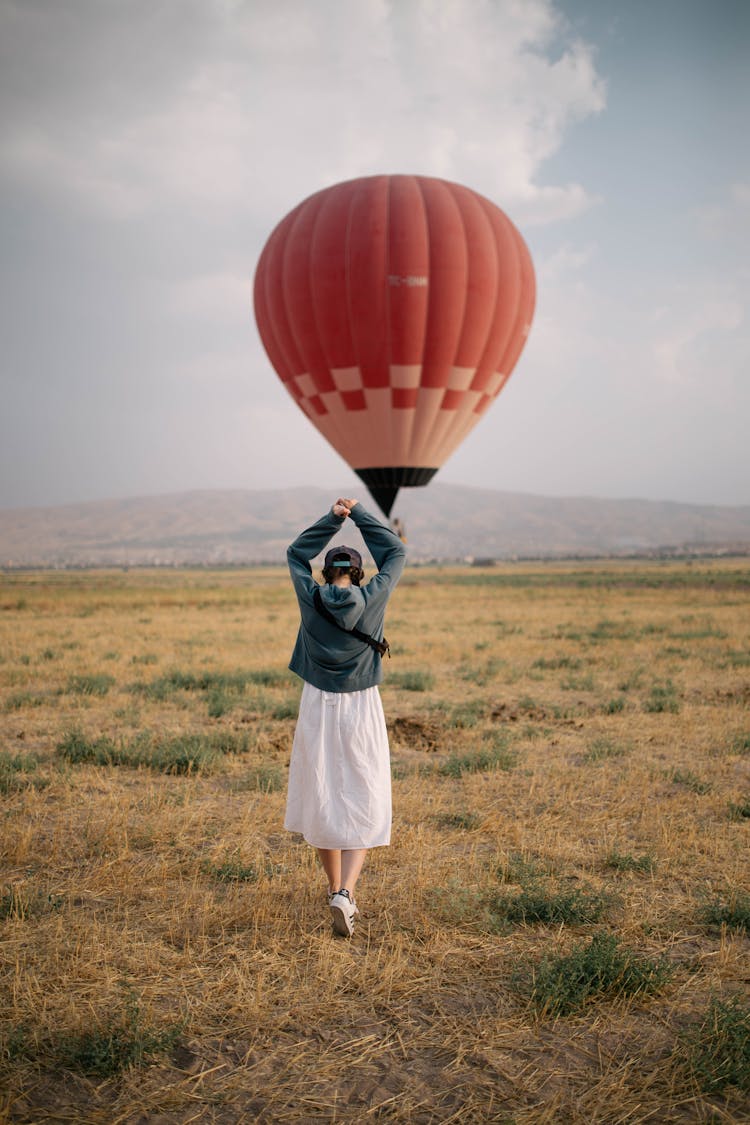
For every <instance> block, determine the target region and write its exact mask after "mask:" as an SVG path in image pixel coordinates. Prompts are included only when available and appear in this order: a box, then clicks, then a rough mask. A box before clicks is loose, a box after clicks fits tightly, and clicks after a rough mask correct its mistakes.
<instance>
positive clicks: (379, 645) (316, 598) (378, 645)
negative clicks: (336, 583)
mask: <svg viewBox="0 0 750 1125" xmlns="http://www.w3.org/2000/svg"><path fill="white" fill-rule="evenodd" d="M313 605H314V606H315V608H316V609H317V611H318V613H319V614H320V616H321V617H324V618H325V620H326V621H328V622H330V624H331V625H335V626H336V628H337V629H340V630H341V632H342V633H348V634H349V636H351V637H356V638H357V640H358V641H364V642H365V644H368V645H369V646H370V648H374V649H375V651H376V652H379V653H380V655H381V656H385V654H386V653H388V657H389V658H390V655H391V646H390V645H389V644H388V641H387V640H386V639H385V637H383V639H382V641H376V640H375V638H374V637H371V636H370V635H369V633H363V632H362V631H361V630H360V629H345V628H344V626H343V625H339V623H338V621H337V620H336V618H335V617H334V616H333V614H332V613H331V612H330V611H329V610H327V609H326V607H325V606H324V605H323V599H322V598H321V596H320V587H319V586H316V587H315V590H314V592H313Z"/></svg>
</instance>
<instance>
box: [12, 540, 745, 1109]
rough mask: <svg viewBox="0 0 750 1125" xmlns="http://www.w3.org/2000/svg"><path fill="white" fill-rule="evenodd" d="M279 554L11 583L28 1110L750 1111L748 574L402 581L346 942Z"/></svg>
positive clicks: (629, 568) (19, 982)
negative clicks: (313, 787) (294, 751)
mask: <svg viewBox="0 0 750 1125" xmlns="http://www.w3.org/2000/svg"><path fill="white" fill-rule="evenodd" d="M296 624H297V609H296V604H295V601H294V598H293V595H292V592H291V587H290V584H289V581H288V578H287V576H286V574H285V573H284V572H282V571H281V570H280V569H271V568H268V569H258V570H248V571H240V570H238V571H225V572H218V571H217V572H209V571H189V570H186V571H179V570H177V571H167V570H152V571H148V570H143V571H130V572H118V571H108V572H103V571H102V572H56V573H28V574H25V573H17V574H6V575H4V576H3V577H2V578H0V684H1V685H2V694H1V695H0V723H1V724H2V732H3V734H2V741H1V743H0V800H1V801H2V810H3V815H2V838H1V840H0V854H1V856H2V872H3V874H2V877H1V878H0V941H1V942H2V951H3V956H2V970H1V971H2V996H1V997H0V1005H1V1008H0V1090H2V1093H1V1094H0V1099H1V1100H0V1115H2V1119H3V1120H8V1121H14V1122H16V1121H17V1122H45V1121H86V1122H101V1123H103V1125H105V1123H106V1125H110V1123H114V1122H144V1123H145V1122H149V1123H151V1122H156V1123H162V1122H164V1123H166V1122H170V1123H171V1122H175V1123H176V1122H180V1123H182V1122H251V1121H256V1120H258V1121H261V1122H268V1123H272V1122H274V1123H275V1122H307V1121H331V1122H332V1121H337V1122H344V1121H351V1122H367V1121H370V1120H372V1121H379V1120H383V1121H394V1122H416V1123H429V1122H451V1121H455V1122H461V1123H464V1122H485V1121H492V1122H505V1123H511V1122H514V1123H518V1125H521V1123H526V1122H550V1123H551V1122H565V1123H568V1122H569V1123H581V1125H583V1123H586V1125H589V1123H592V1122H611V1123H614V1122H623V1123H625V1122H628V1123H630V1122H646V1121H650V1122H659V1123H662V1122H683V1121H686V1122H739V1121H748V1120H750V1002H749V999H748V991H749V990H748V985H749V984H750V957H748V953H750V939H749V938H748V924H749V922H750V861H749V857H750V848H749V847H748V832H749V831H750V829H749V827H748V826H749V823H750V710H749V708H748V703H749V702H750V569H749V568H748V564H747V561H745V562H733V561H731V560H722V561H716V562H711V563H697V562H696V563H692V564H691V563H687V562H685V563H669V564H668V563H664V564H660V563H638V562H633V563H630V562H627V563H625V562H622V563H614V562H612V563H601V564H594V563H591V564H578V565H573V564H547V565H532V564H514V565H511V564H507V565H502V566H497V567H493V568H488V569H485V570H480V569H477V568H444V569H441V568H416V567H415V568H411V569H407V572H406V574H405V576H404V579H403V581H402V583H401V585H400V587H399V589H398V590H397V592H396V594H395V596H394V599H393V601H392V603H391V609H390V613H389V617H388V621H387V635H388V637H389V640H390V641H391V645H392V650H393V659H392V660H390V661H386V680H385V683H384V686H383V689H382V695H383V701H384V705H385V710H386V715H387V718H388V722H389V728H390V734H391V751H392V761H393V779H394V780H393V793H394V839H393V844H392V846H391V847H390V848H387V849H380V850H377V851H374V852H373V853H371V855H370V858H369V860H368V865H367V867H366V869H365V873H364V875H363V877H362V880H361V882H360V885H359V888H358V899H359V905H360V909H361V912H362V914H361V919H360V923H359V926H358V929H357V931H356V932H355V936H354V938H353V940H352V941H351V942H345V941H341V940H337V939H336V938H334V937H333V936H332V934H331V930H330V923H329V919H328V917H327V911H326V909H325V904H324V888H325V881H324V878H323V877H322V874H321V873H320V871H319V870H318V869H317V867H316V861H315V859H314V855H313V853H312V850H311V849H310V848H309V847H307V846H306V845H305V844H304V843H303V842H301V841H300V840H299V839H297V838H293V837H291V836H290V835H289V834H287V833H285V832H284V831H283V828H282V820H283V810H284V800H285V786H286V771H287V763H288V758H289V751H290V746H291V740H292V734H293V730H294V717H295V714H296V706H297V700H298V697H299V687H300V685H299V682H298V681H296V680H295V678H294V677H293V676H292V675H291V673H289V672H288V671H287V670H286V664H287V660H288V658H289V654H290V652H291V647H292V643H293V639H294V635H295V631H296Z"/></svg>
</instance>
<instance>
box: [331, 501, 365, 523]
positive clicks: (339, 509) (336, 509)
mask: <svg viewBox="0 0 750 1125" xmlns="http://www.w3.org/2000/svg"><path fill="white" fill-rule="evenodd" d="M358 503H359V501H358V500H349V499H347V498H346V497H344V496H339V498H338V500H337V501H336V502H335V504H334V505H333V514H334V516H343V517H344V518H346V517H347V516H350V515H351V513H352V508H353V507H354V505H355V504H358Z"/></svg>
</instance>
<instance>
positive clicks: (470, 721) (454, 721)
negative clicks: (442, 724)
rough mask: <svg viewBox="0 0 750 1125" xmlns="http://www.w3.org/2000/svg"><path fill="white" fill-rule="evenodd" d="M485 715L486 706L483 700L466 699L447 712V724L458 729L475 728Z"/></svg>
mask: <svg viewBox="0 0 750 1125" xmlns="http://www.w3.org/2000/svg"><path fill="white" fill-rule="evenodd" d="M486 713H487V704H486V703H485V701H484V700H483V699H467V700H465V701H464V702H463V703H459V704H457V706H455V707H452V708H451V709H450V711H449V712H448V716H447V724H448V726H451V727H457V728H458V729H467V728H470V727H475V726H476V725H477V723H480V722H481V721H482V719H483V718H484V717H485V715H486Z"/></svg>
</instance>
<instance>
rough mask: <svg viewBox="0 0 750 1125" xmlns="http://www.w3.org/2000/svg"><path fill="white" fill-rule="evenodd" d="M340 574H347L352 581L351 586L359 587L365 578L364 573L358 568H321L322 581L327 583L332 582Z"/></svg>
mask: <svg viewBox="0 0 750 1125" xmlns="http://www.w3.org/2000/svg"><path fill="white" fill-rule="evenodd" d="M341 574H348V575H349V577H350V578H351V580H352V586H359V584H360V582H361V581H362V579H363V578H364V576H365V572H364V571H363V570H360V568H359V567H358V566H325V567H323V581H324V582H327V583H331V582H333V580H334V578H338V577H339V575H341Z"/></svg>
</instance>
